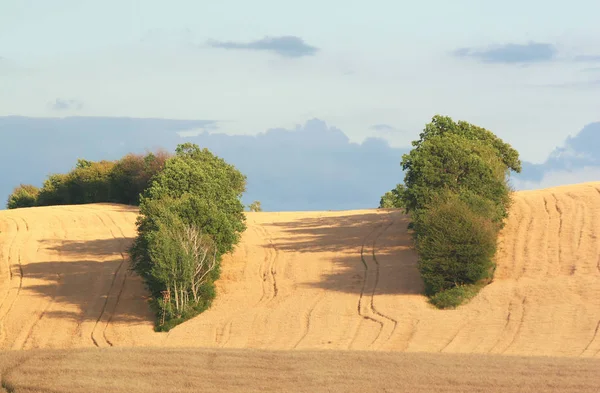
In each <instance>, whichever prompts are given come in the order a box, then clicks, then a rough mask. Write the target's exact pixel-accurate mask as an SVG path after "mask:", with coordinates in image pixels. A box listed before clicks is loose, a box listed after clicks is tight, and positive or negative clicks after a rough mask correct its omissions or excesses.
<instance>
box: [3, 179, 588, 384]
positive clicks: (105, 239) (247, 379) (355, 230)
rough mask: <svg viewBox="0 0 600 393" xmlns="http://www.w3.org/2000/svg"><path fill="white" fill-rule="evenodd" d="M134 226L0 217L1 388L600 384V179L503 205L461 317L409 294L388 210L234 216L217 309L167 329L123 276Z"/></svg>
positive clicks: (116, 219) (50, 210)
mask: <svg viewBox="0 0 600 393" xmlns="http://www.w3.org/2000/svg"><path fill="white" fill-rule="evenodd" d="M136 215H137V210H136V209H135V208H131V207H126V206H121V205H109V204H95V205H83V206H60V207H42V208H30V209H19V210H11V211H2V212H0V349H3V350H18V351H7V352H1V353H0V367H1V369H2V370H3V371H2V380H3V384H4V385H5V386H4V387H5V388H7V389H8V390H9V391H95V390H94V389H97V391H103V389H104V388H109V389H110V390H111V391H120V390H118V389H117V386H118V387H119V389H122V390H123V391H132V389H133V390H135V389H137V390H140V391H164V390H159V389H158V386H160V385H161V384H160V383H157V382H156V381H158V382H160V381H163V382H164V381H166V380H167V379H169V378H172V379H177V383H178V384H179V385H177V386H178V389H179V390H175V391H195V390H194V389H193V388H192V387H193V386H194V384H195V383H202V384H207V385H206V386H207V390H208V389H209V388H210V390H212V391H220V390H219V389H223V390H225V389H226V388H227V387H228V386H229V388H230V389H236V388H237V389H240V390H244V391H253V390H252V389H254V390H256V391H258V389H260V388H261V386H262V387H263V388H264V389H265V390H267V391H269V389H270V390H272V391H281V390H283V391H289V390H296V391H314V390H315V389H316V388H317V387H322V386H323V385H325V384H327V385H328V386H329V384H331V386H332V388H331V391H352V390H353V389H354V390H355V391H369V389H371V390H377V391H382V389H383V388H384V387H387V388H388V389H389V390H390V391H407V392H408V391H431V390H436V391H464V390H466V389H467V387H468V388H469V389H470V390H469V391H491V390H490V389H492V390H494V391H502V392H504V391H506V392H509V391H516V390H514V389H516V388H519V387H521V388H522V389H523V390H519V391H532V392H533V391H539V389H541V388H543V389H545V391H553V390H556V391H565V389H566V390H569V391H580V392H584V391H598V390H599V389H600V373H598V372H597V371H598V370H600V332H599V330H600V240H599V238H598V236H600V183H586V184H579V185H573V186H564V187H557V188H553V189H546V190H540V191H525V192H518V193H516V194H515V198H514V205H513V206H512V208H511V217H510V219H509V220H508V222H507V225H506V227H505V228H504V230H503V231H502V233H501V236H500V244H499V246H500V247H499V251H498V255H497V264H498V267H497V269H496V273H495V279H494V281H493V282H492V283H491V284H490V285H488V286H487V287H486V288H484V289H483V290H482V291H481V292H480V294H479V295H478V296H477V297H475V298H474V299H473V300H472V301H471V302H470V303H468V304H466V305H464V306H461V307H460V308H458V309H457V310H445V311H440V310H437V309H435V308H433V307H432V306H431V305H430V304H428V302H427V298H426V297H424V296H423V295H422V292H423V284H422V282H421V280H420V277H419V273H418V270H417V258H416V255H415V253H414V251H413V250H412V248H411V238H410V234H409V232H408V230H407V225H408V220H407V217H406V216H404V215H403V214H401V213H400V212H398V211H393V210H362V211H336V212H294V213H287V212H286V213H284V212H282V213H247V218H248V230H247V231H246V232H245V234H244V236H243V239H242V242H241V244H240V245H239V246H238V247H237V249H236V251H235V253H234V254H233V255H231V256H228V257H227V258H226V259H225V261H224V262H223V271H222V275H221V279H220V280H219V281H218V296H217V299H216V300H215V303H214V304H213V306H212V308H211V309H210V310H208V311H207V312H205V313H203V314H202V315H200V316H198V317H196V318H194V319H193V320H191V321H188V322H186V323H184V324H182V325H180V326H178V327H176V328H175V329H173V330H171V331H170V332H169V333H156V332H154V331H153V322H152V318H153V315H152V314H151V312H150V310H149V308H148V306H147V303H146V300H147V293H146V292H145V290H144V287H143V285H142V283H141V281H140V279H139V278H138V277H136V276H135V275H134V274H133V273H131V272H130V271H129V270H128V264H127V255H126V249H127V247H128V245H129V244H130V243H131V240H132V238H133V237H134V236H135V218H136ZM95 347H100V348H107V349H105V350H97V349H96V348H95ZM109 347H121V348H112V349H110V348H109ZM132 347H151V348H132ZM173 347H178V348H173ZM192 347H197V348H198V349H192ZM85 348H88V349H85ZM184 348H185V349H184ZM217 348H218V349H217ZM50 349H55V350H56V351H48V350H50ZM273 350H278V351H273ZM400 352H403V353H400ZM410 352H419V353H418V354H417V353H412V354H410ZM440 353H442V354H440ZM466 354H469V355H466ZM498 355H515V356H498ZM574 358H579V359H574ZM188 366H189V367H188ZM102 367H109V369H110V370H111V371H110V373H109V375H110V376H111V377H110V378H108V379H107V378H106V375H105V374H104V371H102V370H103V368H102ZM182 367H185V368H186V373H185V378H184V379H183V380H182V377H184V375H182V371H181V368H182ZM187 370H189V374H188V371H187ZM461 373H462V374H461ZM161 375H163V376H162V377H161ZM44 376H45V377H44ZM75 376H76V377H75ZM132 376H135V377H132ZM73 378H76V379H77V381H78V382H77V384H76V385H68V383H69V382H68V381H70V380H71V379H73ZM309 379H310V381H309ZM80 381H81V383H79V382H80ZM83 381H86V382H85V383H86V384H87V385H85V384H84V382H83ZM152 381H155V382H152ZM195 381H196V382H195ZM252 381H254V382H252ZM300 381H302V383H300ZM94 383H95V384H94ZM102 383H104V384H105V385H102ZM237 383H239V384H243V385H240V386H244V389H242V388H241V387H240V386H237V387H236V385H235V384H237ZM113 384H114V386H113ZM128 384H129V385H128ZM131 384H133V385H131ZM311 384H312V385H311ZM406 384H409V385H408V386H407V385H406ZM69 386H71V387H69ZM101 386H104V387H102V388H101ZM127 386H129V387H130V388H131V389H128V388H126V387H127ZM196 386H197V385H196ZM286 386H287V387H286ZM536 386H537V388H536ZM344 387H345V388H344ZM359 388H362V390H361V389H359ZM28 389H29V390H28ZM36 389H37V390H36ZM403 389H404V390H403ZM511 389H513V390H511ZM561 389H562V390H561Z"/></svg>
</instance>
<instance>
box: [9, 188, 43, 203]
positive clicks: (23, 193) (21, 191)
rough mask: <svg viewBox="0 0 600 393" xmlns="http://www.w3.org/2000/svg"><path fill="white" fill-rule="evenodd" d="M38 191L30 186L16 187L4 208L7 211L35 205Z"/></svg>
mask: <svg viewBox="0 0 600 393" xmlns="http://www.w3.org/2000/svg"><path fill="white" fill-rule="evenodd" d="M39 193H40V189H39V188H37V187H35V186H32V185H31V184H21V185H20V186H19V187H16V188H15V189H14V190H13V192H12V193H11V194H10V196H9V197H8V202H7V203H6V207H7V208H8V209H18V208H21V207H32V206H35V205H36V201H37V197H38V195H39Z"/></svg>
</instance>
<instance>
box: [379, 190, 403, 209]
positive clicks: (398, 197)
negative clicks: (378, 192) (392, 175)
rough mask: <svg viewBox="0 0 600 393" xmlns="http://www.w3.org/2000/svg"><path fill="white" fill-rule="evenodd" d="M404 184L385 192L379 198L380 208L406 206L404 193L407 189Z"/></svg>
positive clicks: (400, 207)
mask: <svg viewBox="0 0 600 393" xmlns="http://www.w3.org/2000/svg"><path fill="white" fill-rule="evenodd" d="M405 189H406V188H405V187H404V184H397V185H396V188H394V189H392V190H391V191H388V192H386V193H385V194H383V196H382V197H381V199H380V200H379V208H380V209H402V208H403V207H404V204H403V200H402V195H403V194H404V191H405Z"/></svg>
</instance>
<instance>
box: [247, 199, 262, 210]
mask: <svg viewBox="0 0 600 393" xmlns="http://www.w3.org/2000/svg"><path fill="white" fill-rule="evenodd" d="M248 209H249V210H250V211H251V212H261V211H262V207H261V206H260V201H254V202H252V203H251V204H250V205H249V206H248Z"/></svg>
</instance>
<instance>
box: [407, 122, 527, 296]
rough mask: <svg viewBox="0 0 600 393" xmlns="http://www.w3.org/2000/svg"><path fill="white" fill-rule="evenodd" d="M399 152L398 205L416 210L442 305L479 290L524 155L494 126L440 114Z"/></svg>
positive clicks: (421, 250)
mask: <svg viewBox="0 0 600 393" xmlns="http://www.w3.org/2000/svg"><path fill="white" fill-rule="evenodd" d="M413 146H414V148H413V149H412V150H411V151H410V153H408V154H405V155H404V156H403V157H402V163H401V165H402V168H403V169H404V171H405V177H404V185H405V189H403V191H402V193H401V194H400V199H401V204H402V206H403V207H405V208H406V211H407V212H408V213H409V214H410V215H411V219H412V223H411V228H413V229H414V236H415V241H416V248H417V252H418V254H419V269H420V272H421V276H422V278H423V280H424V282H425V285H426V290H427V294H428V295H430V296H431V297H432V302H433V303H434V304H436V305H438V306H441V307H446V306H452V307H453V306H455V305H457V304H460V302H461V301H464V300H465V299H467V298H468V297H469V296H474V294H475V293H476V292H477V288H479V285H480V283H481V282H483V281H484V279H486V278H488V277H489V275H490V274H491V272H492V271H493V268H494V263H493V256H494V253H495V251H496V239H497V235H498V231H499V230H500V228H501V227H502V225H503V223H504V220H505V218H506V217H507V215H508V207H509V205H510V192H511V190H510V187H509V185H508V175H509V173H510V171H516V172H519V171H520V170H521V162H520V161H519V155H518V153H517V151H516V150H514V149H513V148H512V147H511V146H510V145H509V144H507V143H505V142H504V141H502V140H501V139H500V138H498V137H497V136H496V135H494V134H493V133H492V132H491V131H488V130H486V129H484V128H482V127H478V126H475V125H473V124H470V123H467V122H465V121H459V122H455V121H453V120H452V119H451V118H449V117H445V116H435V117H433V119H432V122H431V123H429V124H427V125H426V126H425V129H424V130H423V132H422V133H421V134H420V138H419V140H416V141H414V142H413Z"/></svg>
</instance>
